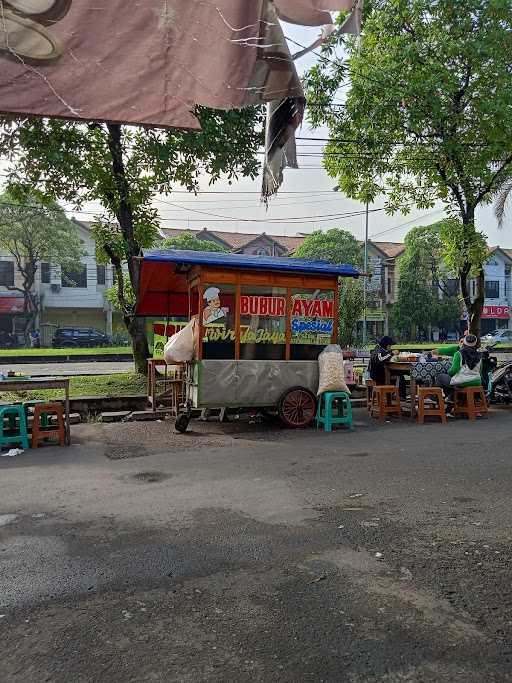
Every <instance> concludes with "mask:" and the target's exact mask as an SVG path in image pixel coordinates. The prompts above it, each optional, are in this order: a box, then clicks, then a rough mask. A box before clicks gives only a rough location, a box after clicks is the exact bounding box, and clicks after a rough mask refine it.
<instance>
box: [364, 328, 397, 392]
mask: <svg viewBox="0 0 512 683" xmlns="http://www.w3.org/2000/svg"><path fill="white" fill-rule="evenodd" d="M394 343H395V342H394V341H393V340H392V339H391V337H382V339H381V340H380V341H379V343H378V344H377V346H376V347H375V348H374V349H373V351H372V352H371V355H370V365H369V366H368V371H369V373H370V378H371V379H373V381H374V382H375V384H377V385H383V384H386V372H385V369H384V363H387V362H388V361H390V360H391V358H392V357H393V351H392V350H391V346H392V345H393V344H394Z"/></svg>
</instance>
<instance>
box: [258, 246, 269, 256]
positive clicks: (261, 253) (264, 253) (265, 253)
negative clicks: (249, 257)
mask: <svg viewBox="0 0 512 683" xmlns="http://www.w3.org/2000/svg"><path fill="white" fill-rule="evenodd" d="M256 256H268V251H267V249H265V247H259V248H258V249H256Z"/></svg>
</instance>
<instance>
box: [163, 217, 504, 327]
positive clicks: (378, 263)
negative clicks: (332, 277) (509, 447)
mask: <svg viewBox="0 0 512 683" xmlns="http://www.w3.org/2000/svg"><path fill="white" fill-rule="evenodd" d="M186 232H188V233H191V234H193V235H194V236H196V237H198V238H200V239H204V240H210V241H213V242H215V243H216V244H219V245H220V246H222V247H224V248H225V249H229V250H230V251H233V252H238V253H244V254H256V255H258V254H260V255H265V256H286V255H291V254H292V253H293V252H294V251H295V250H296V249H297V248H298V247H299V246H300V245H301V244H302V243H303V241H304V239H305V238H306V235H296V236H284V235H267V234H266V233H261V234H249V233H232V232H226V231H219V230H207V229H206V228H204V229H202V230H189V229H185V228H183V229H162V236H163V237H176V236H178V235H181V234H183V233H186ZM361 248H363V244H361ZM404 251H405V244H403V243H402V242H373V241H370V242H368V280H367V285H366V288H367V294H366V316H365V317H366V333H367V338H368V339H373V338H377V337H379V336H382V335H384V334H390V333H392V332H393V330H392V326H391V322H390V321H391V311H392V309H393V305H394V304H395V302H396V298H397V295H398V284H399V268H398V261H399V259H400V256H401V255H402V254H403V253H404ZM511 268H512V249H503V248H501V247H492V248H491V249H490V256H489V261H488V262H487V264H486V265H485V269H484V271H485V294H486V296H485V305H484V309H483V315H482V334H486V333H487V332H490V331H493V330H495V329H501V328H510V329H512V324H511V320H510V311H511V308H512V275H511ZM452 284H453V287H454V293H456V292H457V291H458V283H457V281H456V280H453V282H452ZM470 287H471V293H472V295H473V296H475V295H476V283H475V282H471V284H470ZM362 328H363V317H361V319H360V320H359V323H358V331H359V333H361V332H362ZM462 328H464V320H463V317H461V319H460V320H454V321H453V329H452V333H453V334H458V333H459V331H460V330H462Z"/></svg>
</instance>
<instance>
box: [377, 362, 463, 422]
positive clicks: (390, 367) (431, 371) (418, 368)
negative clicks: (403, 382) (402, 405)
mask: <svg viewBox="0 0 512 683" xmlns="http://www.w3.org/2000/svg"><path fill="white" fill-rule="evenodd" d="M451 366H452V361H451V360H432V361H427V362H426V363H420V362H419V361H418V362H415V363H410V362H407V361H390V362H389V363H386V364H385V365H384V371H385V373H386V384H393V376H394V377H396V376H397V375H408V376H410V378H411V417H412V418H414V416H415V414H416V401H415V397H416V385H417V384H430V385H432V384H434V383H435V379H436V377H437V375H439V374H440V373H441V372H448V370H449V369H450V368H451Z"/></svg>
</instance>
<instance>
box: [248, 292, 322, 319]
mask: <svg viewBox="0 0 512 683" xmlns="http://www.w3.org/2000/svg"><path fill="white" fill-rule="evenodd" d="M240 315H261V316H271V317H272V316H284V315H286V299H285V298H284V296H241V297H240ZM292 316H293V317H300V318H333V317H334V302H333V301H327V300H326V299H294V301H293V304H292Z"/></svg>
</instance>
